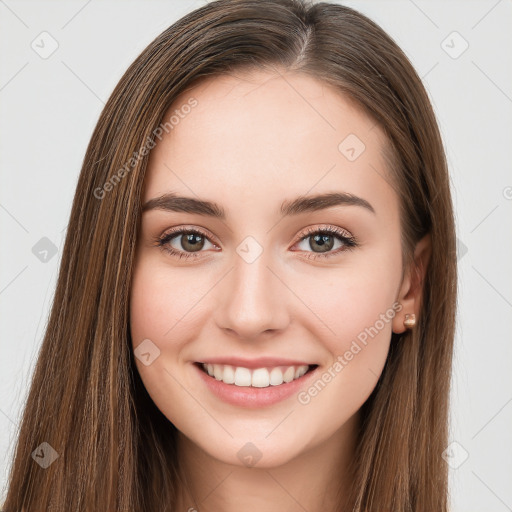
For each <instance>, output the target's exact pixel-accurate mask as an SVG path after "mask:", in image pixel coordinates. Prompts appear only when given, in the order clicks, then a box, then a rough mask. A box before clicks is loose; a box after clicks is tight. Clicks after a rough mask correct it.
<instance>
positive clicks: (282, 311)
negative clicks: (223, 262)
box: [215, 252, 290, 341]
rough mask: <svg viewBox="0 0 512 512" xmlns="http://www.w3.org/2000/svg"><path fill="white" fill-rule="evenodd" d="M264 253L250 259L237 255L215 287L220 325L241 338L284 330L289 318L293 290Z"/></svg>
mask: <svg viewBox="0 0 512 512" xmlns="http://www.w3.org/2000/svg"><path fill="white" fill-rule="evenodd" d="M265 255H266V253H265V252H263V254H262V255H261V256H260V257H259V258H258V259H257V260H256V261H253V262H251V263H248V262H246V261H245V260H244V259H243V258H241V257H239V256H238V255H236V256H235V258H234V268H232V270H231V271H230V272H229V274H228V275H227V276H226V277H225V278H224V279H223V280H222V284H221V283H219V284H221V286H219V287H218V289H217V290H216V291H215V293H216V297H215V299H216V303H217V304H218V305H219V306H218V307H217V309H216V312H215V317H216V324H217V326H218V327H219V328H221V329H223V330H224V331H226V332H228V333H229V334H231V335H235V336H237V337H238V338H240V339H241V340H246V341H254V340H255V339H257V338H258V337H260V336H261V335H263V333H266V334H269V333H271V332H272V333H276V332H279V331H282V330H283V329H285V328H286V326H287V325H288V324H289V321H290V320H289V312H288V309H287V303H288V300H289V293H290V292H289V291H288V290H287V288H286V286H285V284H283V281H284V279H283V278H282V277H281V278H280V276H278V275H277V274H278V272H276V271H275V270H274V269H273V268H272V262H270V261H269V260H268V259H267V258H266V257H265ZM287 292H288V293H287Z"/></svg>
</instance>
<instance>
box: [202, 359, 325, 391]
mask: <svg viewBox="0 0 512 512" xmlns="http://www.w3.org/2000/svg"><path fill="white" fill-rule="evenodd" d="M195 364H196V365H197V366H198V368H200V369H201V371H203V372H204V373H206V374H207V375H209V376H210V377H212V378H214V379H216V380H218V381H222V382H224V384H232V385H234V386H240V387H253V388H266V387H270V386H280V385H282V384H287V383H288V382H292V381H294V380H297V379H300V378H301V377H303V376H304V375H306V374H307V373H310V372H311V371H313V370H315V369H316V368H317V367H318V365H317V364H311V365H301V366H297V365H294V366H274V367H267V368H256V369H250V368H244V367H243V366H232V365H229V364H206V363H199V362H198V363H195Z"/></svg>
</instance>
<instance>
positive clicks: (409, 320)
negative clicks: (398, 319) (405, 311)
mask: <svg viewBox="0 0 512 512" xmlns="http://www.w3.org/2000/svg"><path fill="white" fill-rule="evenodd" d="M415 325H416V315H415V314H414V313H412V314H410V315H405V320H404V326H405V327H406V329H412V328H413V327H414V326H415Z"/></svg>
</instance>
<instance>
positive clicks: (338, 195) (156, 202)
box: [142, 192, 375, 220]
mask: <svg viewBox="0 0 512 512" xmlns="http://www.w3.org/2000/svg"><path fill="white" fill-rule="evenodd" d="M335 206H360V207H362V208H365V209H366V210H368V211H370V212H372V213H373V214H375V210H374V208H373V206H372V205H371V204H370V203H369V202H368V201H366V200H365V199H363V198H361V197H358V196H355V195H353V194H349V193H347V192H331V193H327V194H318V195H314V196H300V197H297V198H296V199H294V200H292V201H284V202H283V203H282V205H281V210H280V211H281V214H282V215H283V216H284V217H286V216H289V215H299V214H301V213H308V212H313V211H318V210H325V209H327V208H332V207H335ZM149 210H166V211H171V212H183V213H194V214H197V215H205V216H208V217H214V218H217V219H222V220H224V219H225V218H226V212H225V211H224V209H223V208H222V207H221V206H219V205H218V204H217V203H214V202H212V201H205V200H201V199H194V198H192V197H180V196H178V195H176V194H174V193H172V192H169V193H167V194H163V195H161V196H159V197H155V198H153V199H150V200H149V201H147V202H146V203H145V204H144V205H143V207H142V212H146V211H149Z"/></svg>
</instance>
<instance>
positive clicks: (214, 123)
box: [144, 71, 396, 212]
mask: <svg viewBox="0 0 512 512" xmlns="http://www.w3.org/2000/svg"><path fill="white" fill-rule="evenodd" d="M189 105H194V106H193V107H189ZM171 116H172V117H173V123H172V129H171V130H169V132H168V133H165V132H164V135H163V138H162V140H161V141H157V145H156V147H155V148H154V149H153V150H152V151H151V155H150V161H149V166H148V170H147V174H146V186H145V193H144V196H145V197H144V200H145V201H147V200H148V199H150V198H153V197H156V196H158V195H160V194H164V193H166V192H169V191H173V192H178V193H186V195H191V194H193V195H196V196H200V197H201V198H205V199H212V200H214V201H216V202H219V201H220V202H222V203H223V204H224V205H225V209H226V210H227V211H228V212H229V209H230V206H232V207H233V208H236V206H237V205H241V204H245V205H249V204H251V203H258V202H259V203H260V204H261V202H262V201H264V203H265V204H266V205H268V204H269V202H271V201H272V200H273V199H275V204H276V206H275V208H276V210H277V208H278V203H279V204H281V202H282V200H283V199H286V198H289V197H290V198H291V197H295V196H297V195H303V194H307V193H308V191H311V192H314V193H322V192H331V191H341V190H342V191H345V192H349V193H353V194H355V195H358V196H362V197H364V198H367V199H368V200H369V201H370V200H371V199H373V202H376V203H377V204H376V205H374V206H375V208H376V209H378V208H379V203H380V204H381V206H382V207H383V206H384V205H385V204H386V202H388V203H389V201H396V195H395V192H394V190H393V188H392V186H390V185H391V178H390V175H389V171H388V169H387V168H386V162H385V160H384V157H383V154H382V150H383V149H384V148H385V147H386V144H387V139H386V137H385V136H384V134H383V132H382V130H381V129H380V127H379V126H378V125H376V124H375V122H374V121H373V120H372V119H371V118H370V117H369V116H367V115H366V114H365V113H364V112H363V111H362V110H361V109H359V108H358V107H357V105H356V104H355V103H354V102H353V101H351V100H350V99H349V98H348V97H346V96H345V95H342V94H341V93H340V92H339V91H338V90H336V89H335V88H334V87H333V86H331V85H329V84H326V83H324V82H322V81H320V80H317V79H315V78H313V77H310V76H308V75H305V74H301V73H270V72H266V71H252V72H250V73H249V72H246V73H237V74H236V75H223V76H219V77H212V78H208V79H205V80H202V81H201V82H200V83H199V84H197V85H196V86H194V87H192V88H190V89H188V90H187V91H185V92H183V93H182V94H181V95H180V96H179V97H178V98H177V99H176V100H175V101H174V103H173V105H172V106H171V108H170V109H169V110H168V111H167V112H166V114H165V115H164V118H163V123H165V122H166V120H169V119H171ZM214 196H215V197H214Z"/></svg>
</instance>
